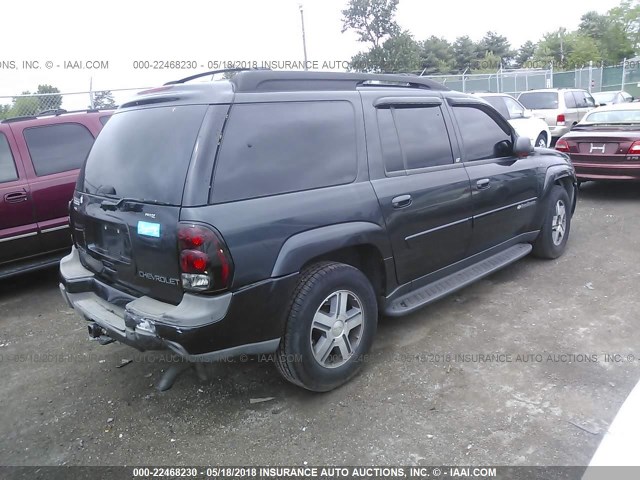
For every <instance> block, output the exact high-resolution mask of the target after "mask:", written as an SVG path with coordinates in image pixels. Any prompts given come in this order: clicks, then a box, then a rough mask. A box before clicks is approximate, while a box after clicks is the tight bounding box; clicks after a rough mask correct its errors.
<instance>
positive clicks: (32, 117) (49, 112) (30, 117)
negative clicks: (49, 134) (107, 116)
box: [0, 107, 115, 123]
mask: <svg viewBox="0 0 640 480" xmlns="http://www.w3.org/2000/svg"><path fill="white" fill-rule="evenodd" d="M114 109H115V107H114V108H85V109H83V110H65V109H64V108H57V109H52V110H43V111H42V112H38V113H37V114H35V115H22V116H19V117H12V118H7V119H5V120H0V123H14V122H23V121H25V120H37V119H38V118H40V117H50V116H56V117H57V116H58V115H63V114H67V113H97V112H101V111H104V110H114Z"/></svg>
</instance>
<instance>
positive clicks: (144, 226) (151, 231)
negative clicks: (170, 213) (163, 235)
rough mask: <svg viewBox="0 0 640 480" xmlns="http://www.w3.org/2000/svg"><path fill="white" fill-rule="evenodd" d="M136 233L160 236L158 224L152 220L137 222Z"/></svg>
mask: <svg viewBox="0 0 640 480" xmlns="http://www.w3.org/2000/svg"><path fill="white" fill-rule="evenodd" d="M138 235H145V236H147V237H155V238H160V224H159V223H152V222H143V221H139V222H138Z"/></svg>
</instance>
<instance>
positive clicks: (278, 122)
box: [107, 101, 357, 203]
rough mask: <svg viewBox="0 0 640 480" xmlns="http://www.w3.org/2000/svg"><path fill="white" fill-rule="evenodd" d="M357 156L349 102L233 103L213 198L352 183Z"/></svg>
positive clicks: (230, 199)
mask: <svg viewBox="0 0 640 480" xmlns="http://www.w3.org/2000/svg"><path fill="white" fill-rule="evenodd" d="M112 121H113V120H112ZM107 128H108V126H107ZM356 155H357V152H356V130H355V112H354V110H353V107H352V106H351V104H350V103H349V102H346V101H323V102H282V103H263V104H238V105H234V106H233V107H232V108H231V113H230V116H229V120H228V121H227V126H226V127H225V131H224V134H223V138H222V145H221V146H220V151H219V153H218V159H217V160H216V167H215V179H214V185H213V192H212V196H211V200H212V201H213V202H214V203H221V202H230V201H234V200H241V199H247V198H255V197H262V196H266V195H277V194H281V193H287V192H296V191H300V190H308V189H312V188H321V187H328V186H332V185H341V184H345V183H350V182H352V181H354V180H355V178H356V173H357V158H356Z"/></svg>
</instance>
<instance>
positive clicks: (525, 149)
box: [513, 137, 533, 158]
mask: <svg viewBox="0 0 640 480" xmlns="http://www.w3.org/2000/svg"><path fill="white" fill-rule="evenodd" d="M532 150H533V147H532V146H531V139H530V138H529V137H517V138H516V143H515V145H514V146H513V154H514V155H515V156H516V157H518V158H524V157H528V156H529V154H530V153H531V151H532Z"/></svg>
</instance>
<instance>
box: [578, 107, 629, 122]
mask: <svg viewBox="0 0 640 480" xmlns="http://www.w3.org/2000/svg"><path fill="white" fill-rule="evenodd" d="M581 123H633V124H636V123H640V109H638V110H604V111H595V112H592V113H588V114H587V116H586V117H585V118H584V120H583V121H582V122H581Z"/></svg>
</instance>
